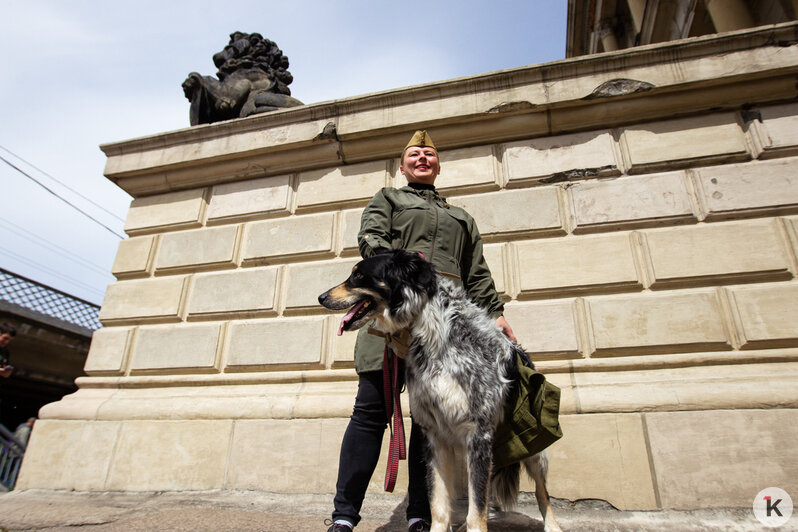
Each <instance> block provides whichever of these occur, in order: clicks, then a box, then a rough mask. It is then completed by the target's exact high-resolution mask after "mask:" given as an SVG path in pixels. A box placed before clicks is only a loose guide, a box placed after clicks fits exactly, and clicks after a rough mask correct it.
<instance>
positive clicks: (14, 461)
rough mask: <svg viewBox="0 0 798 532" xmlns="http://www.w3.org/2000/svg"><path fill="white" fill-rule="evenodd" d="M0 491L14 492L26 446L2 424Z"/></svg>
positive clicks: (0, 431) (0, 428) (0, 437)
mask: <svg viewBox="0 0 798 532" xmlns="http://www.w3.org/2000/svg"><path fill="white" fill-rule="evenodd" d="M0 445H2V448H0V490H2V489H6V490H12V489H14V484H16V483H17V475H18V474H19V466H20V465H22V455H24V454H25V444H24V443H22V442H21V441H19V440H18V439H16V438H15V437H14V434H12V433H11V431H9V430H8V429H7V428H6V427H5V426H3V425H2V424H0Z"/></svg>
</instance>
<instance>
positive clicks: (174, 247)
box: [155, 225, 241, 273]
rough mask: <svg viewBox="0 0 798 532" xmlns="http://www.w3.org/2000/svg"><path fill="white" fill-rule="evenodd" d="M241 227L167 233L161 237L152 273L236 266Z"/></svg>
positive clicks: (231, 226)
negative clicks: (154, 271)
mask: <svg viewBox="0 0 798 532" xmlns="http://www.w3.org/2000/svg"><path fill="white" fill-rule="evenodd" d="M240 233H241V227H240V226H238V225H228V226H224V227H216V228H212V229H194V230H191V231H178V232H174V233H167V234H165V235H163V236H162V237H161V245H160V246H159V248H158V256H157V257H156V259H155V270H156V272H158V273H163V272H165V271H176V270H199V269H206V268H220V267H233V266H235V264H236V259H237V251H238V246H239V240H240Z"/></svg>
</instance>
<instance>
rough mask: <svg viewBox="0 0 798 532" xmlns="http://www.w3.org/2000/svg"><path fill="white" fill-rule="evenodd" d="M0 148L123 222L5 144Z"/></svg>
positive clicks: (122, 220) (119, 218) (121, 220)
mask: <svg viewBox="0 0 798 532" xmlns="http://www.w3.org/2000/svg"><path fill="white" fill-rule="evenodd" d="M0 150H3V151H4V152H6V153H9V154H11V155H13V156H14V157H16V158H17V159H19V160H20V161H22V162H23V163H25V164H27V165H28V166H30V167H31V168H33V169H34V170H36V171H37V172H39V173H41V174H44V175H46V176H47V177H49V178H50V179H52V180H53V181H55V182H56V183H58V184H59V185H61V186H62V187H64V188H65V189H67V190H69V191H70V192H72V193H73V194H75V195H77V196H80V197H81V198H83V199H85V200H86V201H88V202H89V203H91V204H92V205H94V206H95V207H97V208H98V209H100V210H102V211H104V212H106V213H108V214H110V215H111V216H113V217H114V218H116V219H117V220H119V221H120V222H124V221H125V220H124V219H122V218H121V217H119V216H117V215H116V214H114V213H113V212H111V211H109V210H108V209H106V208H105V207H103V206H102V205H100V204H99V203H95V202H94V201H92V200H91V199H89V198H87V197H86V196H84V195H83V194H81V193H80V192H78V191H77V190H75V189H74V188H72V187H70V186H69V185H67V184H66V183H64V182H63V181H61V180H59V179H57V178H55V177H53V176H51V175H50V174H48V173H47V172H45V171H44V170H42V169H41V168H39V167H38V166H36V165H35V164H33V163H31V162H29V161H26V160H25V159H23V158H22V157H20V156H19V155H17V154H16V153H14V152H13V151H11V150H9V149H8V148H6V147H5V146H0Z"/></svg>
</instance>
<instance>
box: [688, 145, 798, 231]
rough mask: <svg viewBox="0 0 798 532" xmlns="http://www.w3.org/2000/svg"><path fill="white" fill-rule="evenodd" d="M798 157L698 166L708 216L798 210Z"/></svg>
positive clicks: (720, 216)
mask: <svg viewBox="0 0 798 532" xmlns="http://www.w3.org/2000/svg"><path fill="white" fill-rule="evenodd" d="M796 165H798V159H795V158H787V159H775V160H772V161H752V162H749V163H743V164H733V165H724V166H712V167H708V168H697V169H696V170H694V173H695V175H696V182H697V184H698V187H697V189H698V192H699V197H700V198H701V202H702V203H703V205H704V209H705V210H706V212H707V218H708V219H717V218H734V217H742V216H753V215H762V214H770V213H777V212H785V211H790V212H794V211H795V210H798V176H796V175H795V167H796Z"/></svg>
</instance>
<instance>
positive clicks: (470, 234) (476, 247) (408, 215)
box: [355, 185, 504, 373]
mask: <svg viewBox="0 0 798 532" xmlns="http://www.w3.org/2000/svg"><path fill="white" fill-rule="evenodd" d="M416 187H417V188H414V187H413V186H405V187H402V188H400V189H395V188H383V189H382V190H380V191H379V192H377V193H376V194H375V195H374V197H373V198H372V199H371V202H370V203H369V204H368V205H367V206H366V208H365V209H364V210H363V216H362V217H361V221H360V232H359V233H358V245H359V247H360V255H361V256H363V258H368V257H371V256H373V255H374V254H375V253H376V250H377V249H378V248H387V249H406V250H408V251H418V252H421V253H423V254H424V258H426V259H427V260H428V261H430V262H432V263H433V264H434V265H435V266H436V267H437V268H438V270H439V271H441V272H445V273H449V274H454V275H457V276H459V277H460V279H461V282H462V283H463V287H464V288H465V290H466V293H467V294H468V296H469V297H470V298H471V300H472V301H473V302H474V303H476V304H477V305H479V306H480V307H482V308H484V309H485V310H487V311H488V313H489V314H490V315H491V316H492V317H494V318H498V317H499V316H501V314H502V312H503V311H504V302H503V301H502V299H501V297H500V296H499V294H498V292H496V288H495V286H494V284H493V278H492V277H491V274H490V269H489V268H488V265H487V263H486V262H485V257H484V256H483V255H482V238H481V237H480V235H479V230H478V229H477V224H476V222H474V219H473V218H472V217H471V215H469V214H468V213H467V212H466V211H464V210H463V209H461V208H459V207H455V206H453V205H449V204H448V203H447V202H446V199H445V198H443V197H442V196H440V195H439V194H438V192H437V191H436V190H434V189H432V188H431V187H430V188H418V185H416ZM421 187H423V185H422V186H421ZM383 347H384V340H383V339H382V338H380V337H378V336H374V335H373V334H368V326H366V327H363V328H362V329H361V330H360V331H359V332H358V337H357V343H356V344H355V369H356V370H357V372H358V373H362V372H365V371H376V370H380V369H382V356H383Z"/></svg>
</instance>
